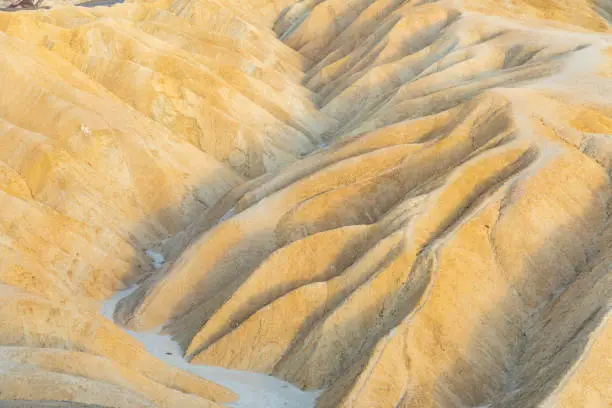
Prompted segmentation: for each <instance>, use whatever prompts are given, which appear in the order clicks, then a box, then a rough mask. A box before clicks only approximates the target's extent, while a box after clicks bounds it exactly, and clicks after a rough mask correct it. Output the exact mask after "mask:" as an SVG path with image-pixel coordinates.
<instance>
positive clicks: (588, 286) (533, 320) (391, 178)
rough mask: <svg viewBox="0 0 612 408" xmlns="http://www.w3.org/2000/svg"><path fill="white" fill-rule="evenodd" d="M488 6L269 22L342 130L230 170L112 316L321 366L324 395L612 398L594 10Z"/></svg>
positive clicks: (282, 370) (377, 10)
mask: <svg viewBox="0 0 612 408" xmlns="http://www.w3.org/2000/svg"><path fill="white" fill-rule="evenodd" d="M490 8H491V10H490V12H489V11H487V10H486V9H484V8H480V7H476V6H475V5H470V4H464V5H460V4H453V3H450V2H428V3H426V4H422V3H419V2H408V1H404V2H401V1H395V2H393V1H361V2H359V1H354V2H335V1H333V0H330V1H323V2H300V3H298V4H297V5H295V6H294V7H293V8H291V9H289V10H287V11H286V12H285V13H284V14H283V17H282V18H281V19H279V20H278V21H277V22H276V25H275V30H276V32H277V34H278V35H279V36H280V37H281V38H282V39H283V41H284V42H285V43H287V44H288V45H290V46H291V47H292V48H294V49H296V50H298V51H300V53H301V54H302V55H303V56H305V57H306V58H307V59H308V60H309V61H311V65H309V66H308V68H307V69H306V71H305V72H306V74H305V77H304V79H303V82H302V83H303V84H304V85H305V86H306V87H307V88H309V89H310V90H312V91H313V92H314V93H315V94H316V96H317V98H316V99H315V102H316V103H317V106H318V107H319V108H320V110H321V112H323V113H325V115H326V116H327V117H329V118H331V119H335V120H336V122H335V123H330V124H329V125H328V126H327V127H326V130H325V132H324V133H323V134H322V137H323V140H325V141H328V142H331V141H333V140H339V139H342V140H344V141H343V142H342V143H340V144H334V145H332V146H331V147H329V148H327V149H325V150H323V151H321V152H318V153H316V154H315V155H312V156H310V157H308V158H305V159H303V160H301V161H298V162H296V163H295V164H293V165H291V166H289V167H287V168H285V169H283V170H281V171H277V172H274V173H273V174H270V175H268V176H266V177H263V178H260V179H257V180H255V181H254V182H251V183H248V184H246V185H244V186H242V187H238V188H236V189H235V190H234V191H233V192H232V193H231V194H230V195H229V196H228V197H226V198H225V199H224V200H222V201H221V202H220V204H219V209H218V210H217V213H218V214H224V213H226V212H228V215H227V216H226V217H224V220H223V221H222V222H220V223H219V224H218V225H216V226H214V227H212V228H211V229H209V230H207V231H205V232H204V233H203V234H202V235H201V237H200V238H198V239H197V240H195V241H194V242H193V244H191V245H190V247H189V248H188V249H187V250H186V251H185V252H183V253H182V255H181V256H180V257H179V258H178V260H177V261H176V262H174V263H173V264H171V265H168V268H167V270H163V271H160V272H159V273H158V274H156V275H155V276H153V277H151V279H149V280H148V281H147V282H145V284H144V285H143V286H142V287H141V288H140V289H139V290H138V291H137V292H136V293H135V294H134V295H132V296H131V297H130V298H128V299H126V300H125V301H124V302H123V303H122V304H120V307H119V309H118V310H117V312H116V318H118V319H119V321H121V322H123V323H124V324H128V325H129V326H130V327H133V328H139V329H147V328H150V327H155V326H157V325H160V324H166V328H167V330H169V331H170V332H171V333H172V334H173V335H174V336H175V338H177V339H178V340H180V341H181V342H182V343H183V344H184V345H185V347H186V353H187V356H188V357H190V358H192V362H197V363H205V364H216V365H223V366H228V367H232V368H238V369H244V370H254V371H260V372H264V373H271V374H273V375H277V376H280V377H281V378H284V379H287V380H289V381H292V382H294V383H296V384H299V385H301V386H303V387H305V388H311V389H313V388H326V387H329V388H328V390H327V391H326V392H325V393H324V394H323V396H322V397H321V399H320V406H325V407H336V406H346V407H361V406H363V407H372V406H377V407H378V406H381V407H382V406H390V407H391V406H406V407H408V406H410V407H412V406H415V407H416V406H418V407H424V406H431V407H439V406H447V407H456V406H461V405H470V406H479V405H483V406H484V405H487V404H492V406H507V407H513V406H536V405H539V404H545V403H553V404H558V405H559V406H572V405H571V404H574V406H576V404H578V405H584V404H587V403H592V404H594V405H593V406H602V407H603V406H606V405H605V404H606V403H607V401H609V400H610V397H611V396H610V394H609V391H608V389H609V384H610V365H609V363H607V362H606V361H607V360H605V359H604V360H601V359H597V358H594V357H590V354H589V350H594V351H593V352H597V350H598V349H600V348H601V347H605V346H603V345H600V344H607V343H606V342H608V340H607V334H606V333H607V331H606V330H604V329H603V328H604V327H606V326H605V321H606V316H607V314H608V311H609V287H610V282H609V270H608V269H609V262H608V261H609V257H610V256H611V255H612V254H611V253H610V252H609V251H610V250H609V242H608V238H607V237H608V236H609V230H610V227H609V222H608V213H609V198H610V187H611V186H610V179H609V176H610V169H611V168H610V165H611V161H610V154H611V152H612V150H611V149H612V142H611V141H610V139H609V135H610V134H611V130H612V115H611V109H610V102H611V100H610V96H609V95H610V90H611V83H610V80H609V78H610V76H609V75H610V69H609V67H610V65H609V58H610V56H609V51H608V49H609V46H610V45H609V44H610V43H609V37H608V36H607V34H601V33H599V32H601V31H607V30H608V25H607V23H606V20H605V18H604V17H601V14H598V10H599V9H598V8H597V7H595V5H593V4H587V3H582V4H580V5H578V4H576V5H558V7H553V8H550V9H547V8H545V7H544V6H542V5H539V4H536V2H533V4H531V5H529V6H528V7H526V10H527V11H526V12H525V13H520V12H519V11H517V10H518V9H517V8H512V7H510V8H503V7H501V6H500V8H496V7H495V5H492V4H491V5H490ZM572 9H575V10H576V13H577V14H576V15H580V16H584V19H582V20H580V19H578V20H573V23H572V24H570V21H569V20H568V18H566V17H567V10H572ZM564 16H565V17H564ZM599 333H601V334H599ZM600 353H601V351H600ZM593 372H597V373H599V377H598V378H599V380H597V381H595V380H593V381H588V380H585V379H583V376H589V375H590V376H591V377H590V378H592V376H594V374H593ZM586 378H589V377H586ZM576 388H577V389H579V390H580V391H577V389H576ZM577 401H579V402H577ZM585 406H586V405H585Z"/></svg>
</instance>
